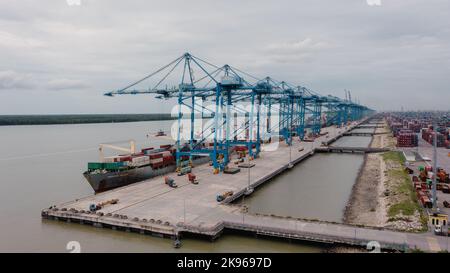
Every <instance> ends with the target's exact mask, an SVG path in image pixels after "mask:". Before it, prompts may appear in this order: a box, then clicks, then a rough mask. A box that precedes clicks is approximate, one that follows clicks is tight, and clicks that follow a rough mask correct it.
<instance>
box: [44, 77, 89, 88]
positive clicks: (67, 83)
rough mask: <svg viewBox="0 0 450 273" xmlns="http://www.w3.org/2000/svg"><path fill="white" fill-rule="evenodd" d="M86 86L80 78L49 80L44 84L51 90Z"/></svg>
mask: <svg viewBox="0 0 450 273" xmlns="http://www.w3.org/2000/svg"><path fill="white" fill-rule="evenodd" d="M87 86H88V85H87V84H86V83H85V82H84V81H82V80H76V79H66V78H64V79H54V80H50V81H49V82H48V84H47V85H46V87H47V88H49V89H52V90H66V89H84V88H86V87H87Z"/></svg>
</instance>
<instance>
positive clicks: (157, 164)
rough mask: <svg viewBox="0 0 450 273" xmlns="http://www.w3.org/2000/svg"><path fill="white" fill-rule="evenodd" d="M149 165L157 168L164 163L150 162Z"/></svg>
mask: <svg viewBox="0 0 450 273" xmlns="http://www.w3.org/2000/svg"><path fill="white" fill-rule="evenodd" d="M150 166H151V167H152V168H153V169H158V168H161V167H163V166H164V163H163V162H159V163H150Z"/></svg>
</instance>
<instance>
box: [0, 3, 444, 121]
mask: <svg viewBox="0 0 450 273" xmlns="http://www.w3.org/2000/svg"><path fill="white" fill-rule="evenodd" d="M76 1H77V0H40V1H33V0H21V1H15V0H2V1H1V2H0V60H1V62H0V114H46V113H51V114H56V113H148V112H161V111H167V110H169V109H170V107H169V104H170V103H171V102H170V101H168V102H165V103H161V101H160V100H155V99H153V98H152V97H151V96H149V95H142V96H121V97H115V98H109V97H104V96H102V94H103V93H104V92H106V91H109V90H114V89H118V88H121V87H123V86H125V85H127V84H128V83H131V82H132V81H134V80H137V79H139V78H140V77H142V76H145V75H146V74H148V73H150V72H152V71H154V70H156V69H157V68H159V67H161V66H162V65H164V64H167V63H168V62H170V61H172V60H173V59H175V58H176V57H178V56H180V55H182V54H183V53H184V52H191V53H192V54H194V55H196V56H198V57H201V58H202V59H205V60H208V61H210V62H212V63H214V64H217V65H223V64H225V63H228V64H230V65H233V66H234V67H238V68H240V69H241V70H244V71H246V72H249V73H251V74H253V75H256V76H258V77H265V76H267V75H270V76H272V77H274V78H275V79H279V80H285V81H287V82H291V83H293V84H300V85H304V86H307V87H309V88H311V89H313V90H315V91H317V92H319V93H321V94H323V95H328V94H333V95H337V96H340V97H343V96H344V89H348V90H351V92H352V96H353V97H357V98H358V99H359V100H360V101H361V103H363V104H366V105H368V106H370V107H373V108H375V109H377V110H386V109H400V107H402V106H403V107H404V108H405V109H415V108H417V109H446V110H449V109H450V90H449V88H450V75H449V74H450V19H449V18H450V1H448V0H422V1H420V0H381V6H371V5H368V4H367V1H366V0H345V1H336V0H292V1H284V0H277V1H263V0H246V1H242V0H241V1H238V0H228V1H222V0H214V1H212V0H209V1H207V0H191V1H185V0H184V1H183V0H177V1H174V0H171V1H157V0H152V1H144V0H142V1H137V0H131V1H130V0H127V1H125V0H121V1H119V0H81V5H69V4H68V2H76Z"/></svg>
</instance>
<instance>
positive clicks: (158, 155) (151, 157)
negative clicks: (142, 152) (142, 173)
mask: <svg viewBox="0 0 450 273" xmlns="http://www.w3.org/2000/svg"><path fill="white" fill-rule="evenodd" d="M148 157H149V158H150V159H157V158H161V157H163V154H162V153H157V154H150V155H148Z"/></svg>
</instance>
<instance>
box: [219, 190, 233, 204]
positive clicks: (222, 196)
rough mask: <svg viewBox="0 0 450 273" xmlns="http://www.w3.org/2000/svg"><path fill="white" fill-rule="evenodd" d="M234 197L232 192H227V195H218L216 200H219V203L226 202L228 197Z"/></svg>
mask: <svg viewBox="0 0 450 273" xmlns="http://www.w3.org/2000/svg"><path fill="white" fill-rule="evenodd" d="M232 195H233V192H232V191H227V192H225V193H222V194H218V195H217V196H216V200H217V202H222V201H223V200H225V199H226V198H227V197H228V196H232Z"/></svg>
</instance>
